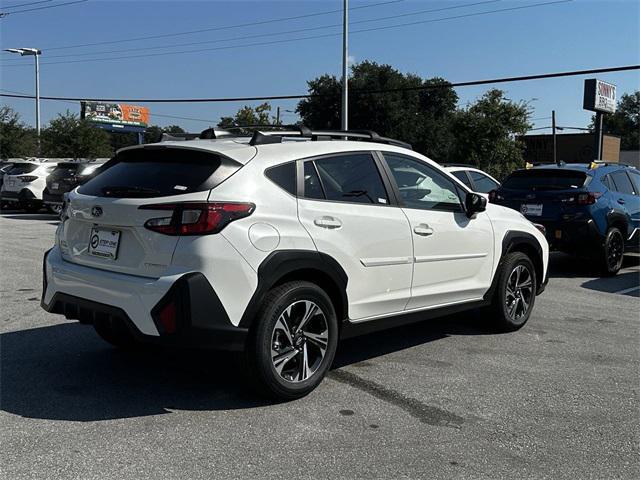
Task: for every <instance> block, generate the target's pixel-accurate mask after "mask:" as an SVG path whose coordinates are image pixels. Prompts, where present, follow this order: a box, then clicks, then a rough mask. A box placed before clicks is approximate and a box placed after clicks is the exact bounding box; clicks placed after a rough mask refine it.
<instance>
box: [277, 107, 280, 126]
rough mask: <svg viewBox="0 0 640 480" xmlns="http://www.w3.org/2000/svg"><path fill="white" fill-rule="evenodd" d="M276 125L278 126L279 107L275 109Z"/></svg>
mask: <svg viewBox="0 0 640 480" xmlns="http://www.w3.org/2000/svg"><path fill="white" fill-rule="evenodd" d="M276 125H280V107H278V108H276Z"/></svg>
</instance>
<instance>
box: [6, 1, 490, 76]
mask: <svg viewBox="0 0 640 480" xmlns="http://www.w3.org/2000/svg"><path fill="white" fill-rule="evenodd" d="M501 1H502V0H485V1H481V2H473V3H465V4H462V5H455V6H451V7H442V8H433V9H429V10H418V11H415V12H410V13H403V14H399V15H389V16H385V17H377V18H371V19H367V20H357V21H355V22H350V23H349V24H350V25H357V24H363V23H372V22H380V21H383V20H391V19H395V18H401V17H409V16H415V15H424V14H426V13H435V12H442V11H445V10H455V9H460V8H467V7H472V6H477V5H486V4H488V3H497V2H501ZM341 26H342V24H341V23H334V24H331V25H321V26H318V27H305V28H298V29H295V30H285V31H282V32H272V33H260V34H255V35H244V36H241V37H230V38H220V39H216V40H205V41H200V42H188V43H173V44H164V45H157V46H151V47H137V48H125V49H119V50H106V51H101V52H86V53H70V54H63V55H47V58H48V59H49V58H67V57H85V56H94V55H110V54H114V53H123V52H140V51H145V50H158V49H167V48H176V47H190V46H194V45H206V44H212V43H220V42H231V41H236V40H248V39H252V38H264V37H272V36H274V35H288V34H292V33H302V32H309V31H314V30H325V29H328V28H336V27H341ZM355 33H357V32H355ZM331 35H337V34H331ZM312 38H313V37H312ZM290 40H293V39H287V41H290ZM252 46H253V45H252ZM226 48H237V47H233V46H228V47H226ZM168 53H169V54H171V52H168ZM145 56H146V55H145ZM19 62H20V61H19V60H18V62H16V63H19ZM13 63H14V62H11V63H5V64H4V65H11V64H13ZM19 64H21V65H22V64H24V62H22V63H19ZM45 64H46V62H45Z"/></svg>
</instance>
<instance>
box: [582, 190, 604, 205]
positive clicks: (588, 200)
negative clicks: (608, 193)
mask: <svg viewBox="0 0 640 480" xmlns="http://www.w3.org/2000/svg"><path fill="white" fill-rule="evenodd" d="M601 196H602V192H589V193H580V194H579V195H578V202H577V203H578V205H593V204H594V203H596V201H597V200H598V199H599V198H600V197H601Z"/></svg>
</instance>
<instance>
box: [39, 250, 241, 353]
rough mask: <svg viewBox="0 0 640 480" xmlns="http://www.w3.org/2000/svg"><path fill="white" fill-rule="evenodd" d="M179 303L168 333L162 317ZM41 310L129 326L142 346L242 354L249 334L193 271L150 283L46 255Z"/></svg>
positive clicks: (55, 253)
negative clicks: (161, 312) (162, 311)
mask: <svg viewBox="0 0 640 480" xmlns="http://www.w3.org/2000/svg"><path fill="white" fill-rule="evenodd" d="M168 302H172V303H174V304H175V306H176V309H175V326H176V327H175V331H172V332H171V333H165V332H163V331H162V330H163V328H162V324H161V322H160V321H159V318H158V317H159V315H158V312H159V310H160V309H161V308H162V306H163V305H165V304H166V303H168ZM41 306H42V308H43V309H44V310H46V311H47V312H50V313H56V314H60V315H64V316H65V317H66V318H67V319H70V320H79V321H80V322H82V323H89V324H91V323H93V322H94V321H96V320H100V319H104V318H110V319H111V320H113V321H118V322H123V323H124V324H125V325H126V326H127V327H128V328H129V330H130V331H131V333H132V334H133V336H134V337H135V338H136V339H137V340H138V341H141V342H145V343H154V344H162V345H170V346H184V347H204V348H212V349H218V350H233V351H240V350H242V349H243V348H244V344H245V340H246V336H247V331H248V329H246V328H242V327H236V326H235V325H233V324H232V323H231V321H230V320H229V317H228V316H227V313H226V311H225V309H224V307H223V305H222V303H221V302H220V300H219V299H218V296H217V295H216V293H215V291H214V290H213V288H212V287H211V285H210V284H209V282H208V281H207V279H206V277H205V276H204V275H202V274H201V273H198V272H187V273H180V274H176V275H172V276H169V277H162V278H159V279H150V278H144V277H136V276H132V275H124V274H117V273H112V272H106V271H101V270H96V269H92V268H88V267H83V266H80V265H75V264H72V263H69V262H66V261H65V260H64V259H62V257H61V255H60V251H59V250H58V248H57V247H55V248H53V249H52V250H50V251H49V252H47V253H46V254H45V257H44V262H43V294H42V301H41Z"/></svg>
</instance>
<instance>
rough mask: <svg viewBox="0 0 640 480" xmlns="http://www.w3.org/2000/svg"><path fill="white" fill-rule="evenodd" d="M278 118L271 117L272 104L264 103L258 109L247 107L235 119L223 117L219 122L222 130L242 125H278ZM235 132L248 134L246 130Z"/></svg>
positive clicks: (238, 112)
mask: <svg viewBox="0 0 640 480" xmlns="http://www.w3.org/2000/svg"><path fill="white" fill-rule="evenodd" d="M276 124H277V123H276V118H275V117H272V116H271V104H270V103H269V102H264V103H262V104H260V105H258V106H257V107H250V106H248V105H245V106H244V107H242V108H241V109H240V110H238V111H237V112H236V114H235V115H234V116H233V117H222V118H220V121H219V122H218V127H220V128H230V127H235V126H241V125H276ZM234 132H237V133H247V130H245V129H236V130H234Z"/></svg>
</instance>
